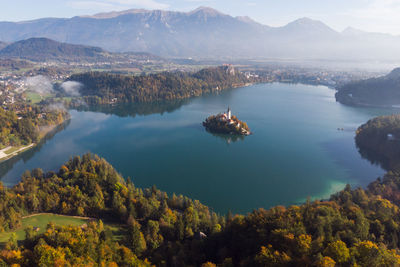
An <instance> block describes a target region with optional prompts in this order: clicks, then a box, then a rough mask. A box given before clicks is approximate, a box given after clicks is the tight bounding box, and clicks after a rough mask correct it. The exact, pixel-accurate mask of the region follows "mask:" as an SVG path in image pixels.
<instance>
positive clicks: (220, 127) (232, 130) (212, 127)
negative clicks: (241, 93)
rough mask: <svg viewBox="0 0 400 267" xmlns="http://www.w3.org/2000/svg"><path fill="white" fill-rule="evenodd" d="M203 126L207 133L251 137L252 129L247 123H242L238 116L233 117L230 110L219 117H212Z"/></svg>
mask: <svg viewBox="0 0 400 267" xmlns="http://www.w3.org/2000/svg"><path fill="white" fill-rule="evenodd" d="M203 126H204V127H205V128H206V130H207V131H210V132H212V133H219V134H231V135H250V134H251V132H250V129H249V127H248V126H247V124H246V123H245V122H242V121H240V120H239V119H238V118H237V117H236V116H234V115H232V111H231V109H230V108H228V110H227V112H224V113H220V114H218V115H211V116H210V117H208V118H207V119H206V120H205V121H204V122H203Z"/></svg>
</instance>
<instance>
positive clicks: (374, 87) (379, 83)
mask: <svg viewBox="0 0 400 267" xmlns="http://www.w3.org/2000/svg"><path fill="white" fill-rule="evenodd" d="M399 89H400V68H396V69H394V70H392V71H391V72H390V73H389V74H388V75H386V76H382V77H377V78H371V79H367V80H360V81H354V82H350V83H346V84H344V85H342V86H339V87H338V88H337V90H338V91H337V93H336V95H335V96H336V100H337V101H339V102H340V103H343V104H346V105H355V106H385V107H392V106H397V105H398V104H399V103H398V99H399V97H400V90H399Z"/></svg>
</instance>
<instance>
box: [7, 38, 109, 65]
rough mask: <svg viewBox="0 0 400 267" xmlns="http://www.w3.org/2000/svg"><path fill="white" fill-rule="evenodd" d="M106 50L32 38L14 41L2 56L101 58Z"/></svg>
mask: <svg viewBox="0 0 400 267" xmlns="http://www.w3.org/2000/svg"><path fill="white" fill-rule="evenodd" d="M104 54H105V51H104V50H103V49H101V48H98V47H89V46H83V45H73V44H66V43H60V42H57V41H53V40H50V39H47V38H30V39H28V40H22V41H18V42H15V43H12V44H10V45H8V46H6V47H5V48H3V49H2V50H0V56H2V57H13V58H14V57H15V58H22V59H29V60H33V61H45V60H51V59H59V60H62V59H65V60H74V59H82V60H85V59H101V58H103V57H104Z"/></svg>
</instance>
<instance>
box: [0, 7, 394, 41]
mask: <svg viewBox="0 0 400 267" xmlns="http://www.w3.org/2000/svg"><path fill="white" fill-rule="evenodd" d="M199 6H208V7H212V8H215V9H217V10H219V11H221V12H223V13H226V14H229V15H232V16H249V17H250V18H252V19H254V20H256V21H257V22H260V23H262V24H266V25H269V26H283V25H285V24H287V23H289V22H291V21H293V20H296V19H298V18H303V17H309V18H312V19H316V20H320V21H322V22H324V23H326V24H327V25H329V26H330V27H332V28H333V29H335V30H337V31H342V30H344V29H345V28H347V27H349V26H350V27H353V28H356V29H360V30H364V31H368V32H383V33H391V34H395V35H400V15H399V14H400V0H249V1H246V0H0V21H22V20H31V19H37V18H43V17H73V16H79V15H92V14H95V13H99V12H109V11H119V10H126V9H130V8H145V9H164V10H175V11H190V10H193V9H195V8H196V7H199Z"/></svg>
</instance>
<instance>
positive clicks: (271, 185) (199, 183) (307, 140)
mask: <svg viewBox="0 0 400 267" xmlns="http://www.w3.org/2000/svg"><path fill="white" fill-rule="evenodd" d="M334 94H335V91H334V90H332V89H329V88H327V87H324V86H307V85H299V84H297V85H290V84H279V83H274V84H258V85H254V86H250V87H245V88H237V89H232V90H228V91H225V92H222V93H220V94H218V95H207V96H202V97H198V98H193V99H190V100H183V101H174V102H165V103H153V104H139V105H133V104H130V105H128V104H125V105H119V106H115V107H96V108H92V109H91V110H81V111H77V110H71V120H70V121H69V122H68V123H66V124H65V125H64V126H63V127H62V129H59V131H58V132H57V133H55V135H54V136H52V137H50V138H47V140H45V141H44V142H43V143H42V144H40V145H39V146H37V147H35V148H34V149H32V150H30V151H27V152H25V153H23V154H22V155H19V156H18V157H16V158H13V159H11V160H9V161H7V162H4V163H2V164H0V176H1V179H2V181H3V183H4V184H6V185H8V186H10V185H13V184H15V183H17V182H18V181H19V179H20V175H21V174H22V173H23V171H24V170H26V169H33V168H36V167H41V168H42V169H44V170H57V169H58V168H59V167H60V166H61V164H62V163H64V162H65V161H67V160H68V159H69V158H70V157H71V156H73V155H81V154H83V153H85V152H88V151H90V152H92V153H96V154H98V155H100V156H101V157H104V158H105V159H106V160H107V161H109V162H110V163H111V164H112V165H113V166H114V167H115V168H116V169H117V170H118V171H119V172H120V173H121V174H122V175H123V176H124V177H128V176H129V177H131V178H132V179H133V181H134V183H135V185H136V186H138V187H150V186H152V185H156V186H157V188H159V189H161V190H164V191H166V192H168V193H169V194H172V193H176V194H183V195H186V196H188V197H190V198H193V199H198V200H200V201H201V202H202V203H204V204H206V205H208V206H210V207H211V208H212V209H214V210H215V211H217V212H219V213H226V212H227V211H229V210H231V211H232V212H234V213H237V212H238V213H246V212H250V211H251V210H253V209H256V208H261V207H263V208H268V207H271V206H275V205H291V204H299V203H301V202H304V201H305V200H306V199H307V197H311V198H312V199H316V198H328V197H329V195H330V194H332V193H334V192H337V191H339V190H341V189H343V188H344V186H345V185H346V184H347V183H349V184H351V185H352V186H365V185H367V184H368V183H369V182H371V181H373V180H374V179H376V178H377V177H378V176H381V175H382V174H383V173H384V171H383V170H382V169H381V168H380V167H379V166H376V165H372V164H371V163H369V162H368V161H367V160H365V159H363V158H361V156H360V155H359V153H358V151H357V148H356V147H355V143H354V135H355V130H356V129H357V127H358V126H359V125H360V124H362V123H364V122H366V121H367V120H368V119H370V118H371V117H374V116H377V115H382V114H390V113H392V112H393V111H392V110H384V109H373V108H355V107H348V106H344V105H341V104H339V103H337V102H336V101H335V97H334ZM228 106H229V107H230V108H231V109H232V113H233V115H237V116H238V118H239V119H240V120H243V121H245V122H247V124H248V125H249V127H250V129H251V131H252V132H253V135H251V136H247V137H244V138H226V137H225V136H218V135H213V134H210V133H208V132H206V131H205V130H204V129H203V127H202V125H201V122H202V121H203V120H204V119H205V118H206V117H208V116H209V115H211V114H216V113H219V112H223V111H225V110H226V109H227V108H228ZM338 128H343V129H344V130H338Z"/></svg>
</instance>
